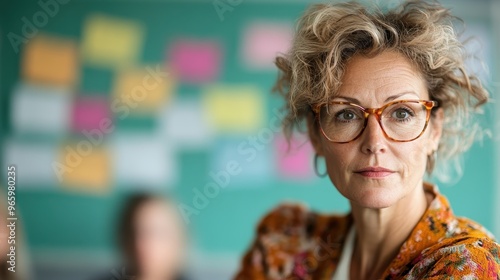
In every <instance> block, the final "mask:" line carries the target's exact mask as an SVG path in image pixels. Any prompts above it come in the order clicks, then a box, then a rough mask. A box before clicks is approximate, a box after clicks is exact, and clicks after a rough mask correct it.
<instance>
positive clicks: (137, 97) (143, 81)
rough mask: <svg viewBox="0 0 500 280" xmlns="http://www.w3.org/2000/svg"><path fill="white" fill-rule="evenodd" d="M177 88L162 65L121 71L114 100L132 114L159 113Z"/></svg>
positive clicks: (169, 73)
mask: <svg viewBox="0 0 500 280" xmlns="http://www.w3.org/2000/svg"><path fill="white" fill-rule="evenodd" d="M174 86H175V79H174V77H173V76H172V75H171V72H170V71H169V70H166V69H165V68H164V67H162V66H161V65H151V66H144V67H139V68H129V69H124V70H122V71H120V72H119V73H118V74H117V76H116V80H115V85H114V89H113V95H114V100H117V101H115V102H119V103H116V104H121V105H122V106H127V107H128V109H129V111H130V112H132V113H146V112H151V111H153V112H158V111H159V110H160V108H161V107H162V106H163V105H164V104H165V103H166V102H168V100H169V98H170V96H171V94H172V91H173V89H174Z"/></svg>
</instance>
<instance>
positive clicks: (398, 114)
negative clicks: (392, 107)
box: [392, 109, 411, 119]
mask: <svg viewBox="0 0 500 280" xmlns="http://www.w3.org/2000/svg"><path fill="white" fill-rule="evenodd" d="M392 117H393V118H396V119H407V118H409V117H411V114H410V112H408V111H407V110H405V109H398V110H396V111H394V112H393V113H392Z"/></svg>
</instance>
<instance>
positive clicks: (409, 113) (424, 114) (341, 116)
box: [312, 100, 438, 143]
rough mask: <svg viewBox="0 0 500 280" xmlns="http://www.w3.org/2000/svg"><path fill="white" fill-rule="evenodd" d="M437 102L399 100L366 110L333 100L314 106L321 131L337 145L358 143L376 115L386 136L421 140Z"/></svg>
mask: <svg viewBox="0 0 500 280" xmlns="http://www.w3.org/2000/svg"><path fill="white" fill-rule="evenodd" d="M437 106H438V102H437V101H428V100H397V101H393V102H390V103H387V104H385V105H384V106H382V107H380V108H364V107H362V106H360V105H358V104H354V103H350V102H342V101H333V102H330V103H327V104H318V105H315V106H313V108H312V110H313V112H314V113H315V114H316V118H317V121H318V123H319V126H320V129H321V132H322V133H323V135H324V136H325V137H326V138H327V139H328V140H329V141H330V142H334V143H348V142H351V141H354V140H356V139H357V138H358V137H359V136H361V134H363V131H364V130H365V128H366V125H367V124H368V117H369V116H370V115H371V114H373V115H375V117H376V118H377V121H378V123H379V125H380V127H381V128H382V131H383V132H384V135H385V137H387V138H388V139H390V140H393V141H397V142H410V141H413V140H415V139H417V138H419V137H420V136H421V135H422V134H423V133H424V131H425V129H426V128H427V125H428V123H429V119H430V116H431V110H432V108H434V107H437Z"/></svg>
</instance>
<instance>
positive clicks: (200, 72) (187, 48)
mask: <svg viewBox="0 0 500 280" xmlns="http://www.w3.org/2000/svg"><path fill="white" fill-rule="evenodd" d="M168 57H169V59H170V63H171V65H172V70H173V71H175V73H176V75H178V76H179V79H180V80H181V81H182V82H187V83H195V84H197V83H198V84H199V83H207V82H212V81H214V80H215V79H216V78H217V77H218V76H219V72H220V67H221V59H222V52H221V49H220V46H219V44H218V43H217V42H213V41H201V40H188V39H184V40H179V41H177V42H174V43H173V44H172V46H171V47H170V49H169V55H168Z"/></svg>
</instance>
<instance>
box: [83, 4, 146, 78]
mask: <svg viewBox="0 0 500 280" xmlns="http://www.w3.org/2000/svg"><path fill="white" fill-rule="evenodd" d="M143 39H144V27H143V26H142V24H141V23H140V22H136V21H133V20H128V19H121V18H116V17H110V16H106V15H103V14H94V15H91V16H89V17H88V18H87V19H86V20H85V23H84V25H83V32H82V45H81V52H82V58H83V59H84V62H85V63H88V64H90V65H96V66H101V67H110V68H115V69H116V68H121V67H124V66H130V65H133V64H135V63H137V61H139V59H140V56H141V54H142V45H143Z"/></svg>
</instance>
